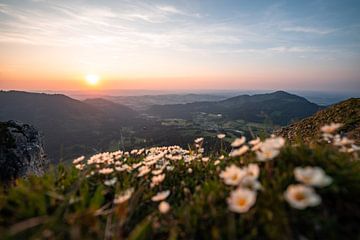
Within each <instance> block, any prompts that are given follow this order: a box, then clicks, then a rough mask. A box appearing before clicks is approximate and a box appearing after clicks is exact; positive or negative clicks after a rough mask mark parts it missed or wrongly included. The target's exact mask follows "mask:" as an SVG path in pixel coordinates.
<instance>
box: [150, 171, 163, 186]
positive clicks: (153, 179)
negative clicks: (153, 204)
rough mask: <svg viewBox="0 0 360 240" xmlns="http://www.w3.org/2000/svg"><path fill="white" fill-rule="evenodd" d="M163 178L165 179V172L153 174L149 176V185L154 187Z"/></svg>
mask: <svg viewBox="0 0 360 240" xmlns="http://www.w3.org/2000/svg"><path fill="white" fill-rule="evenodd" d="M164 179H165V174H161V175H157V176H153V177H152V178H151V187H155V186H157V185H159V184H160V183H162V182H163V181H164Z"/></svg>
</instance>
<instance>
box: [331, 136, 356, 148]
mask: <svg viewBox="0 0 360 240" xmlns="http://www.w3.org/2000/svg"><path fill="white" fill-rule="evenodd" d="M353 143H354V140H351V139H348V138H347V137H342V138H334V145H335V146H346V145H351V144H353Z"/></svg>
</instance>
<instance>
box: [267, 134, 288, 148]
mask: <svg viewBox="0 0 360 240" xmlns="http://www.w3.org/2000/svg"><path fill="white" fill-rule="evenodd" d="M284 145H285V138H283V137H272V138H267V139H266V140H265V141H264V143H263V144H262V146H261V148H263V147H264V148H275V149H280V148H282V147H283V146H284Z"/></svg>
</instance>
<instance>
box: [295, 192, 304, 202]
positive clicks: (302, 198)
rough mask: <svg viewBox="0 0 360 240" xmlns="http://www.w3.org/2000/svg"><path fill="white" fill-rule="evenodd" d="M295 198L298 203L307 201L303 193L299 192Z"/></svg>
mask: <svg viewBox="0 0 360 240" xmlns="http://www.w3.org/2000/svg"><path fill="white" fill-rule="evenodd" d="M294 198H295V199H296V200H297V201H302V200H304V199H305V195H304V194H303V193H301V192H298V193H295V195H294Z"/></svg>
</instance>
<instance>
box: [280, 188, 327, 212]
mask: <svg viewBox="0 0 360 240" xmlns="http://www.w3.org/2000/svg"><path fill="white" fill-rule="evenodd" d="M284 197H285V199H286V201H287V202H288V203H289V204H290V206H292V207H293V208H297V209H305V208H307V207H313V206H317V205H319V204H320V203H321V198H320V196H319V195H317V194H316V193H315V191H314V189H313V188H311V187H307V186H305V185H302V184H297V185H290V186H288V188H287V189H286V191H285V193H284Z"/></svg>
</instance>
